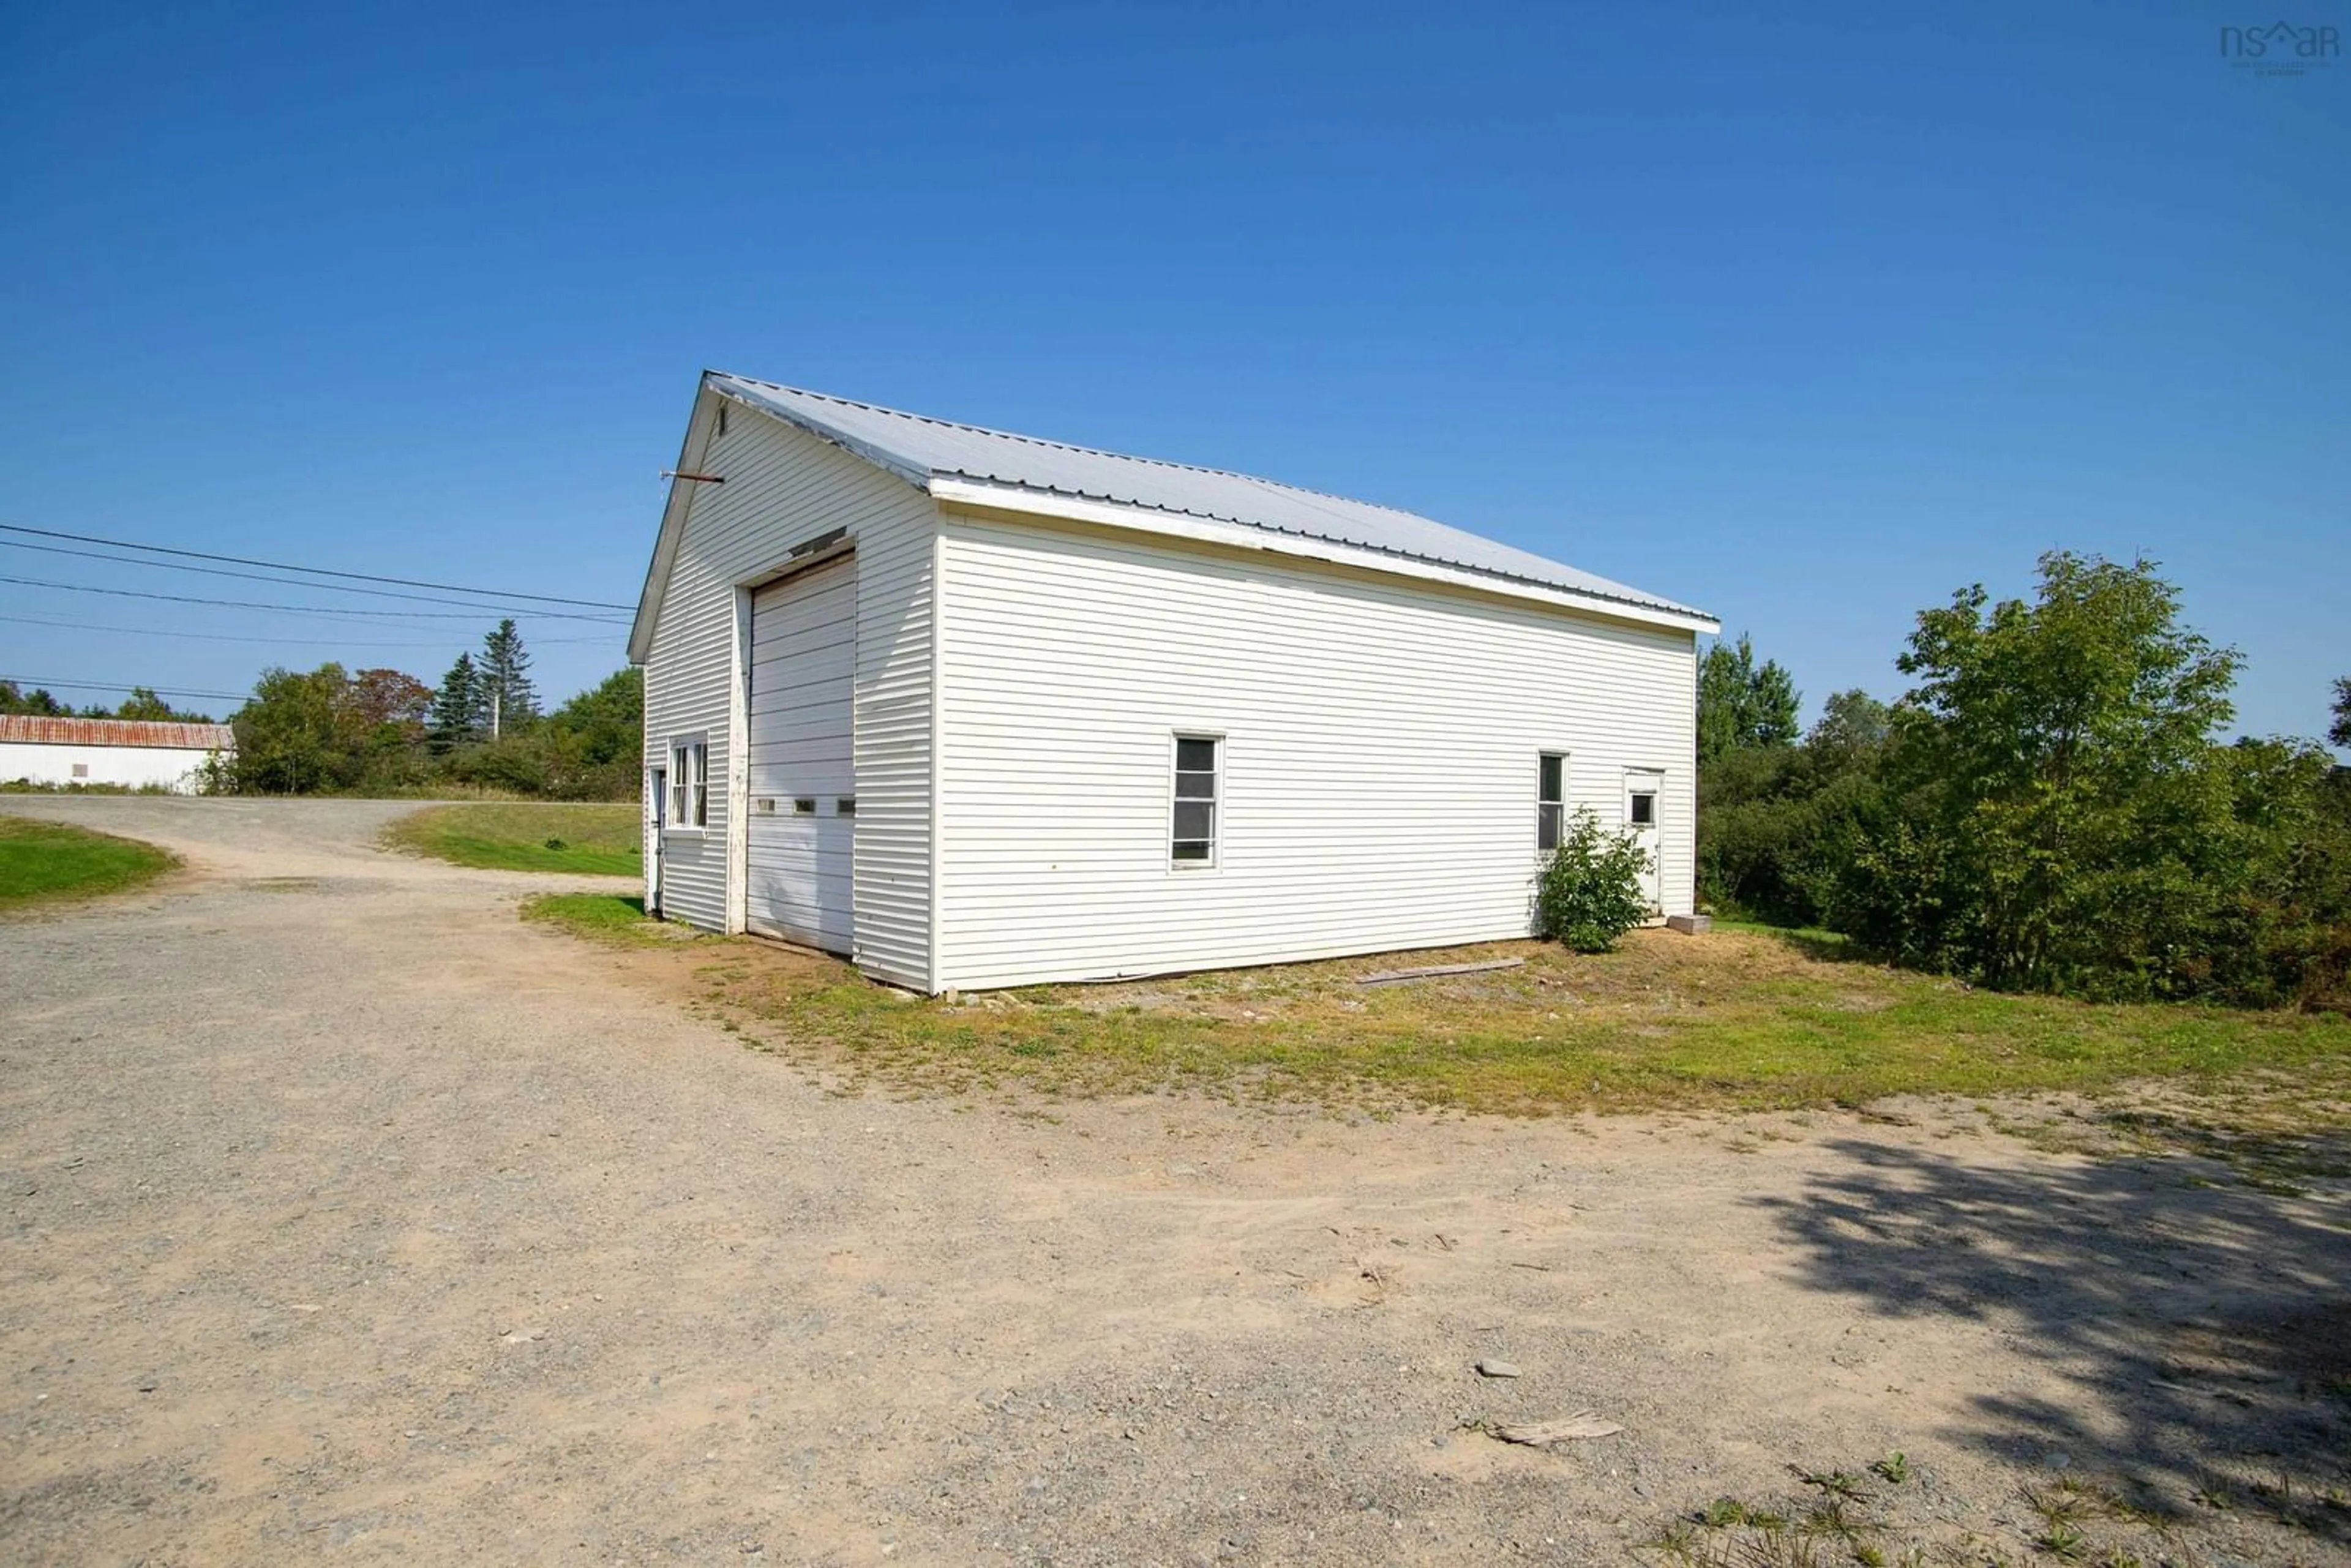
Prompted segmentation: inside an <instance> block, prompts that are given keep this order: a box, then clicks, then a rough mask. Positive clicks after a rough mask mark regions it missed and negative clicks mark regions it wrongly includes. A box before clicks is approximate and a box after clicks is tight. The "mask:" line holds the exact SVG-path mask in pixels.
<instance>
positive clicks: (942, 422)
mask: <svg viewBox="0 0 2351 1568" xmlns="http://www.w3.org/2000/svg"><path fill="white" fill-rule="evenodd" d="M712 373H713V374H716V375H722V376H725V377H726V379H727V380H728V381H730V382H744V383H745V384H746V385H748V386H755V387H766V388H768V389H769V390H770V391H773V392H789V393H791V394H792V395H793V396H794V397H808V398H814V399H816V400H817V401H818V402H833V403H839V404H840V405H841V407H843V408H856V409H862V410H864V411H865V412H866V413H886V414H888V415H889V416H890V417H891V418H893V419H910V420H913V421H914V423H917V424H935V425H937V426H938V427H939V428H941V429H942V430H962V431H968V432H969V433H971V434H974V435H987V436H993V437H995V438H996V439H997V440H998V441H1018V442H1019V443H1021V444H1023V445H1026V446H1043V447H1048V448H1050V449H1051V450H1053V451H1055V452H1077V453H1082V454H1083V455H1086V456H1088V457H1108V458H1113V459H1114V460H1116V461H1118V462H1120V463H1145V464H1149V465H1151V466H1152V467H1155V468H1173V469H1175V470H1177V471H1179V472H1181V473H1186V474H1210V475H1214V476H1216V477H1217V478H1219V479H1243V480H1247V481H1248V482H1249V484H1252V485H1270V486H1273V487H1274V488H1275V489H1277V490H1288V491H1290V492H1292V493H1293V494H1296V495H1301V496H1315V497H1321V498H1322V499H1323V500H1325V501H1344V502H1346V503H1347V505H1349V506H1351V507H1373V508H1374V509H1375V510H1377V511H1382V512H1393V513H1395V515H1396V516H1397V517H1410V518H1412V519H1413V520H1414V521H1416V522H1422V523H1436V524H1437V527H1438V528H1453V527H1454V525H1452V524H1451V523H1443V522H1437V519H1436V518H1435V517H1424V516H1422V515H1421V514H1420V513H1418V512H1407V511H1405V509H1404V508H1403V507H1391V506H1388V505H1387V504H1386V503H1384V502H1382V501H1366V500H1364V499H1363V498H1362V497H1358V496H1343V495H1341V494H1339V492H1338V491H1336V490H1317V489H1315V488H1314V487H1313V486H1309V485H1293V484H1291V483H1290V481H1289V480H1287V479H1269V478H1267V477H1266V476H1264V475H1262V474H1244V473H1242V472H1241V471H1240V470H1239V469H1238V468H1211V467H1209V466H1207V465H1206V464H1201V463H1178V462H1176V461H1175V459H1174V458H1172V457H1144V456H1140V455H1136V454H1134V453H1132V452H1113V451H1112V450H1111V449H1110V448H1108V447H1107V446H1081V445H1079V444H1077V443H1076V442H1074V441H1053V440H1050V439H1048V438H1047V437H1045V436H1042V435H1023V434H1021V433H1020V432H1019V431H1017V430H998V429H997V428H996V427H995V426H994V425H990V424H973V423H969V422H967V421H965V420H960V419H941V418H939V417H937V416H936V415H935V414H928V413H914V411H913V410H911V409H904V408H891V407H889V406H888V405H886V404H883V403H878V402H862V401H860V400H859V399H856V398H853V397H841V396H839V395H837V394H835V393H832V392H818V391H816V390H815V389H813V388H811V387H796V386H792V385H789V384H788V383H786V382H770V381H762V380H760V379H759V378H758V376H744V375H737V374H736V373H735V372H734V371H714V372H712ZM940 472H943V473H944V472H949V470H944V469H943V470H940ZM952 472H955V473H958V474H961V473H963V472H964V470H962V469H956V470H952ZM967 477H978V476H967ZM1454 531H1455V532H1457V533H1459V532H1466V531H1467V530H1466V529H1460V528H1455V530H1454Z"/></svg>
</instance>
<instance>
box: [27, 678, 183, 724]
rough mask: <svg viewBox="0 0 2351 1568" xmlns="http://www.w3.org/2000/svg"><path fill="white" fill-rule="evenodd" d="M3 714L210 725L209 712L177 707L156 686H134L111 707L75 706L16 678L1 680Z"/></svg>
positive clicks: (92, 704)
mask: <svg viewBox="0 0 2351 1568" xmlns="http://www.w3.org/2000/svg"><path fill="white" fill-rule="evenodd" d="M0 714H30V715H32V716H35V717H36V718H129V719H144V720H147V721H149V722H151V723H152V722H155V721H158V720H162V721H164V722H168V723H172V724H210V723H212V716H211V715H210V714H202V713H195V712H192V711H189V710H186V709H183V708H175V707H173V706H172V705H171V704H170V703H168V702H165V701H164V700H163V699H162V697H161V696H158V695H156V694H155V692H154V690H153V688H152V687H149V686H133V687H131V695H129V696H127V697H125V698H123V699H122V701H120V702H119V703H117V704H116V705H115V706H112V707H109V706H106V705H105V704H104V703H91V704H89V705H88V706H82V707H76V706H73V705H72V704H71V703H68V702H61V701H59V700H58V699H57V697H56V696H55V695H52V694H51V693H50V692H49V690H48V689H47V687H45V686H33V687H30V688H29V689H28V688H26V687H22V686H20V685H18V684H17V683H16V682H15V681H0Z"/></svg>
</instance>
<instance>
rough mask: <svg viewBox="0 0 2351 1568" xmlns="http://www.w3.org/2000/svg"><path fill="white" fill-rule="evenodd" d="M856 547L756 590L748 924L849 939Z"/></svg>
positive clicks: (820, 941)
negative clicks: (824, 563)
mask: <svg viewBox="0 0 2351 1568" xmlns="http://www.w3.org/2000/svg"><path fill="white" fill-rule="evenodd" d="M856 668H857V558H856V557H855V556H850V557H848V558H846V559H841V560H839V561H835V562H833V563H831V565H828V566H820V567H817V568H814V569H813V570H809V571H805V572H802V573H801V574H800V575H799V576H798V577H790V578H786V579H785V580H783V581H781V582H779V583H777V584H776V585H775V586H774V587H772V588H763V589H761V590H759V591H758V592H757V593H755V594H753V595H752V596H751V692H750V709H751V754H750V764H751V779H750V804H751V821H750V827H751V833H750V837H751V862H750V870H751V884H750V898H749V903H748V906H747V910H746V912H745V914H746V918H747V920H748V921H749V923H750V926H751V929H752V930H754V931H758V932H761V933H764V934H765V935H767V936H781V937H784V938H786V939H787V940H789V941H793V942H805V943H807V944H808V945H809V946H813V947H822V948H824V949H825V950H826V951H828V952H832V953H846V952H848V951H849V950H850V944H851V939H852V932H853V930H854V925H853V920H852V908H851V892H850V890H851V886H852V881H851V878H852V871H853V862H854V853H855V852H854V845H853V838H854V833H855V829H856V825H857V820H856V811H857V800H856V797H857V770H856V767H855V765H854V763H853V762H852V755H853V753H852V749H851V747H852V733H851V703H850V697H851V692H852V689H853V682H854V678H855V674H856Z"/></svg>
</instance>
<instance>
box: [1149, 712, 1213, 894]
mask: <svg viewBox="0 0 2351 1568" xmlns="http://www.w3.org/2000/svg"><path fill="white" fill-rule="evenodd" d="M1187 740H1196V741H1206V742H1207V744H1208V745H1210V746H1212V747H1215V748H1216V751H1215V753H1214V756H1215V761H1216V766H1215V767H1214V768H1210V769H1209V772H1208V778H1209V780H1210V783H1209V786H1208V787H1209V789H1211V790H1212V791H1213V793H1212V794H1211V795H1210V796H1209V797H1208V798H1207V800H1201V799H1200V798H1199V797H1198V796H1196V795H1188V796H1187V795H1179V794H1177V793H1176V791H1177V789H1180V788H1181V785H1180V783H1179V781H1178V778H1177V775H1178V774H1179V773H1181V772H1184V771H1186V769H1182V768H1178V767H1177V766H1176V764H1177V763H1178V762H1180V761H1181V760H1182V759H1183V756H1184V742H1186V741H1187ZM1189 771H1193V772H1197V771H1198V769H1196V768H1194V769H1190V770H1189ZM1179 804H1181V805H1187V806H1197V805H1205V806H1207V808H1208V837H1207V846H1208V852H1207V856H1206V857H1205V858H1204V859H1200V860H1179V859H1177V858H1176V855H1175V845H1176V843H1177V842H1178V841H1177V839H1176V837H1175V808H1176V807H1177V806H1178V805H1179ZM1224 807H1225V737H1224V736H1223V735H1222V734H1221V733H1219V732H1217V731H1215V730H1207V729H1179V730H1176V731H1175V733H1174V734H1173V735H1172V736H1171V737H1169V739H1168V742H1167V815H1166V817H1165V819H1164V820H1165V822H1166V823H1167V837H1166V839H1165V843H1166V845H1167V869H1168V871H1169V872H1170V873H1184V874H1189V873H1194V872H1204V871H1214V870H1216V869H1217V866H1218V865H1219V864H1220V863H1221V862H1223V859H1224V841H1225V835H1224V832H1223V827H1224ZM1182 842H1185V843H1197V842H1199V840H1196V839H1186V840H1183V841H1182Z"/></svg>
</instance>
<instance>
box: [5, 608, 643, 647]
mask: <svg viewBox="0 0 2351 1568" xmlns="http://www.w3.org/2000/svg"><path fill="white" fill-rule="evenodd" d="M329 613H331V612H329ZM0 622H12V623H14V624H16V625H18V626H48V627H53V628H55V629H56V630H57V631H60V632H112V633H114V634H116V635H118V636H123V637H186V638H190V639H193V640H194V641H196V642H200V643H288V644H295V645H298V646H301V647H305V648H318V647H335V648H446V647H447V646H449V643H448V640H447V639H446V638H444V639H443V640H442V641H440V642H437V643H353V642H350V641H347V640H346V639H344V638H341V637H239V636H236V635H235V634H234V633H232V632H168V631H165V630H164V629H163V628H162V627H160V626H89V625H85V624H83V623H82V622H78V621H43V620H40V619H38V618H37V617H36V616H31V615H0ZM620 635H621V633H620V632H619V630H618V629H617V628H616V629H614V630H613V631H611V632H606V633H605V634H604V635H602V636H601V637H533V638H532V639H531V640H530V645H531V646H532V647H534V648H545V647H549V646H551V645H560V644H563V643H611V642H612V641H614V640H615V639H616V638H618V637H619V636H620Z"/></svg>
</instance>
